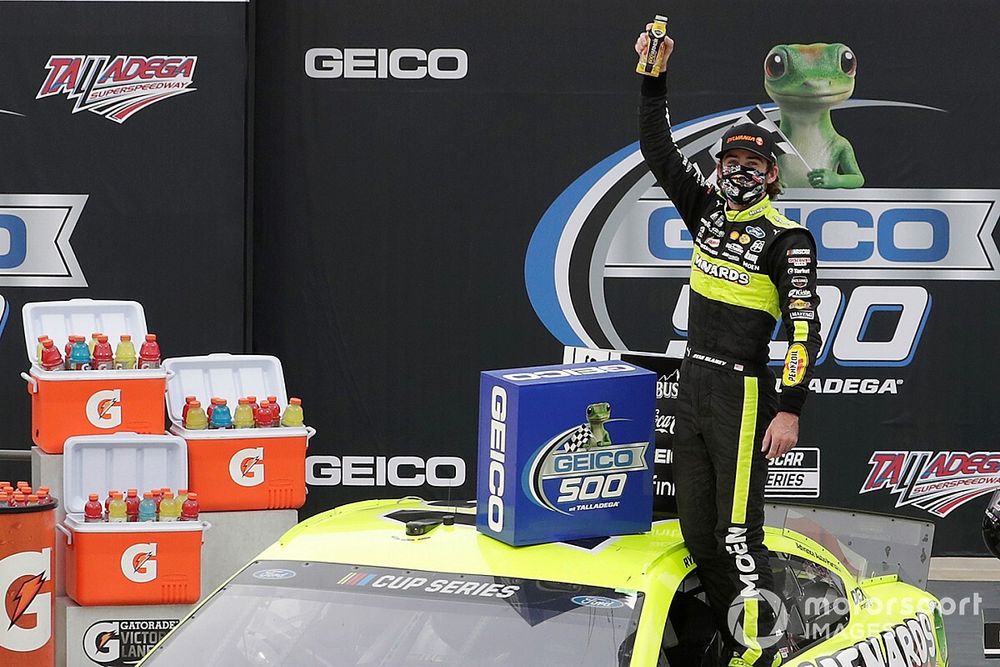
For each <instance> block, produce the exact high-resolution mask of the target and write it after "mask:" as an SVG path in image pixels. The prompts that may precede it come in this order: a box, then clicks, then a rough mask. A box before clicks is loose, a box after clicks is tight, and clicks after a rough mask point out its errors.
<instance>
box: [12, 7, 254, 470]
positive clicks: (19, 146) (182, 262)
mask: <svg viewBox="0 0 1000 667" xmlns="http://www.w3.org/2000/svg"><path fill="white" fill-rule="evenodd" d="M0 12H2V19H3V20H2V21H0V37H2V38H0V126H2V128H3V131H2V135H3V142H2V153H0V154H2V169H0V295H2V297H3V303H4V314H3V332H2V334H3V335H2V337H0V377H2V378H4V382H5V386H6V387H7V391H6V394H5V400H3V401H0V423H2V424H3V438H4V439H3V442H2V443H0V447H2V448H27V447H29V446H30V444H31V440H30V430H29V423H30V416H29V400H28V394H27V392H26V391H24V384H23V382H22V381H21V380H20V379H19V377H18V376H19V373H20V372H22V371H25V370H27V368H28V365H29V360H28V358H27V356H26V355H27V353H26V351H25V346H24V336H23V333H22V328H21V307H22V306H23V305H24V304H25V303H27V302H33V301H51V300H62V299H74V298H91V299H131V300H135V301H138V302H140V303H141V304H142V305H143V307H144V309H145V314H146V321H147V324H148V326H149V330H150V331H152V332H155V333H157V334H158V335H159V340H160V345H161V349H162V351H163V354H164V356H182V355H191V354H206V353H209V352H213V351H219V352H234V353H238V352H242V351H243V350H244V341H245V330H246V326H245V313H246V297H245V284H246V276H245V273H246V270H247V262H246V254H247V253H246V237H247V234H246V219H247V216H246V208H247V207H246V183H247V182H246V171H247V161H246V139H247V136H246V135H247V123H246V119H247V113H246V109H247V81H248V72H249V68H248V54H247V5H246V4H245V3H242V2H217V3H207V2H184V3H169V2H162V3H161V2H0ZM87 333H90V332H87ZM57 344H58V345H60V346H61V343H58V342H57ZM21 474H26V473H21ZM2 477H3V478H4V479H8V476H6V475H3V476H2Z"/></svg>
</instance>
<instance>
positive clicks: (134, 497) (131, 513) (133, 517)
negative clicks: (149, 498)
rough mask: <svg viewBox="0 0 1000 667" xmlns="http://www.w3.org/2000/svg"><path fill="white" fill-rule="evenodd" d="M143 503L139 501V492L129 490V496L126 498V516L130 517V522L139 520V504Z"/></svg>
mask: <svg viewBox="0 0 1000 667" xmlns="http://www.w3.org/2000/svg"><path fill="white" fill-rule="evenodd" d="M141 502H142V501H141V500H140V499H139V490H138V489H129V490H128V495H127V496H125V514H127V515H128V520H129V521H138V520H139V503H141Z"/></svg>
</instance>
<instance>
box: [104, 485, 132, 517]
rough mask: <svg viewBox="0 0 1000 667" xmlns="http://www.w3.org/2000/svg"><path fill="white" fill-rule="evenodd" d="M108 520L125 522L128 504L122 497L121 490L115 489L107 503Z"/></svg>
mask: <svg viewBox="0 0 1000 667" xmlns="http://www.w3.org/2000/svg"><path fill="white" fill-rule="evenodd" d="M108 521H110V522H111V523H125V522H126V521H128V506H127V505H126V504H125V501H124V500H123V499H122V492H121V491H115V492H114V496H113V497H112V498H111V503H110V504H109V505H108Z"/></svg>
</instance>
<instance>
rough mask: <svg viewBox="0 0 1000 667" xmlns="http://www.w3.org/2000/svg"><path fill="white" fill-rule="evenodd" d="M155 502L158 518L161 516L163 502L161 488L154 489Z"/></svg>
mask: <svg viewBox="0 0 1000 667" xmlns="http://www.w3.org/2000/svg"><path fill="white" fill-rule="evenodd" d="M152 493H153V503H154V505H155V506H156V516H157V519H158V518H159V516H160V503H161V502H163V491H162V490H161V489H153V491H152Z"/></svg>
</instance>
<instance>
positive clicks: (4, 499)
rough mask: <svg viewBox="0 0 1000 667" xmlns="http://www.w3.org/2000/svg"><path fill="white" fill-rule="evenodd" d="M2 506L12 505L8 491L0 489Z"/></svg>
mask: <svg viewBox="0 0 1000 667" xmlns="http://www.w3.org/2000/svg"><path fill="white" fill-rule="evenodd" d="M0 507H10V496H8V495H7V492H6V491H0Z"/></svg>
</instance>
